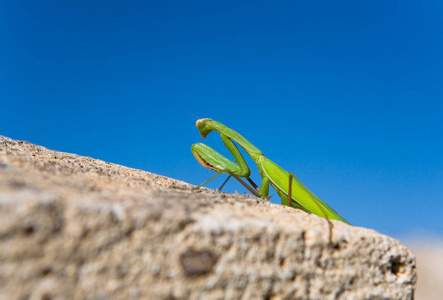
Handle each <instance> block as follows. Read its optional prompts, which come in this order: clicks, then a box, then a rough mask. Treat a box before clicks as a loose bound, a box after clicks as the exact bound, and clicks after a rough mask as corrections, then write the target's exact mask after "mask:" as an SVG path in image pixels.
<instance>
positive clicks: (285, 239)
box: [0, 136, 416, 299]
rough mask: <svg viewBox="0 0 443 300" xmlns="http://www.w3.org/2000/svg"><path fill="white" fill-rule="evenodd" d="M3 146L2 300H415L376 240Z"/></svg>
mask: <svg viewBox="0 0 443 300" xmlns="http://www.w3.org/2000/svg"><path fill="white" fill-rule="evenodd" d="M192 187H193V186H192V185H190V184H187V183H184V182H181V181H178V180H173V179H170V178H166V177H163V176H159V175H155V174H152V173H149V172H144V171H141V170H134V169H130V168H127V167H123V166H119V165H115V164H111V163H106V162H104V161H101V160H97V159H92V158H89V157H82V156H78V155H74V154H68V153H61V152H57V151H51V150H48V149H46V148H44V147H41V146H36V145H33V144H30V143H27V142H22V141H15V140H11V139H9V138H5V137H1V136H0V299H412V298H413V294H414V289H415V281H416V270H415V258H414V255H413V254H412V253H411V251H410V250H409V249H408V248H406V247H405V246H403V245H402V244H400V243H399V242H398V241H397V240H394V239H392V238H390V237H388V236H384V235H381V234H379V233H377V232H375V231H373V230H368V229H365V228H358V227H352V226H348V225H346V224H343V223H341V222H335V221H333V222H332V224H333V227H332V236H330V235H329V226H328V223H327V221H326V220H325V219H322V218H320V217H317V216H315V215H308V214H306V213H304V212H301V211H299V210H295V209H291V208H288V207H283V206H281V205H274V204H271V203H269V202H267V201H265V200H261V199H257V198H254V197H252V196H248V195H238V194H227V193H221V192H215V191H213V190H209V189H204V188H203V189H200V190H197V191H196V190H193V189H192Z"/></svg>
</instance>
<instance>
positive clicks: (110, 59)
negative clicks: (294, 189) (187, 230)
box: [0, 0, 443, 237]
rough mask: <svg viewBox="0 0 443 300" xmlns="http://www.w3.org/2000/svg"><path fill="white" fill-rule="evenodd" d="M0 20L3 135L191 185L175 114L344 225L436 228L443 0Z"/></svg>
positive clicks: (117, 4)
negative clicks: (231, 139) (213, 124)
mask: <svg viewBox="0 0 443 300" xmlns="http://www.w3.org/2000/svg"><path fill="white" fill-rule="evenodd" d="M0 29H1V30H0V66H1V68H0V91H1V92H0V116H1V117H0V135H5V136H8V137H10V138H13V139H20V140H27V141H29V142H32V143H36V144H39V145H43V146H45V147H48V148H50V149H54V150H59V151H64V152H70V153H76V154H80V155H86V156H90V157H94V158H98V159H102V160H105V161H108V162H113V163H117V164H122V165H126V166H129V167H133V168H137V169H142V170H146V171H150V172H154V173H157V174H162V175H166V176H169V177H172V178H176V179H180V180H183V181H187V182H190V183H193V184H199V183H201V182H202V181H203V180H205V179H206V178H208V176H210V174H209V173H207V172H206V170H205V169H204V168H202V167H201V166H200V165H199V164H198V163H197V162H196V161H195V159H194V157H193V156H192V154H191V151H190V147H191V144H193V143H196V142H200V141H202V140H201V138H200V135H199V133H198V131H197V129H196V128H195V118H193V117H192V116H190V115H188V114H186V113H183V112H182V110H186V111H189V112H191V113H193V114H195V115H197V116H199V117H201V118H203V117H206V118H213V119H215V120H218V121H220V122H222V123H224V124H225V125H227V126H228V127H231V128H232V129H235V130H237V131H238V132H240V133H241V134H243V135H244V136H245V137H246V138H248V139H249V140H250V141H251V142H252V143H253V144H255V145H256V146H257V147H258V148H259V149H261V150H262V151H263V152H264V153H265V155H266V156H267V157H269V158H270V159H272V160H274V161H275V162H277V163H278V164H280V165H281V166H282V167H283V168H285V169H287V170H291V171H293V172H294V173H295V174H296V175H297V176H298V177H299V178H300V179H301V181H302V182H303V183H304V184H305V185H306V186H308V188H310V189H311V190H312V191H313V192H314V193H316V194H317V195H318V196H319V197H320V198H322V199H323V200H324V201H325V202H327V203H328V204H330V205H331V206H332V207H333V208H334V209H336V210H337V211H338V212H340V214H342V215H343V216H344V217H345V218H347V219H348V220H349V221H350V222H351V223H352V224H355V225H358V226H364V227H369V228H373V229H375V230H377V231H380V232H382V233H385V234H389V235H393V236H396V237H399V236H407V235H413V234H434V235H439V236H443V156H442V153H443V124H442V123H443V121H442V120H443V104H442V99H443V2H442V1H439V0H435V1H426V0H425V1H386V0H383V1H355V0H354V1H275V0H274V1H164V0H163V1H109V0H108V1H90V0H88V1H80V0H76V1H2V3H1V4H0ZM205 142H206V143H208V144H210V145H211V146H212V147H213V148H216V149H217V150H220V151H221V152H222V153H224V154H226V155H228V154H229V153H228V152H227V151H225V150H223V148H224V147H223V144H222V143H221V142H220V137H219V136H217V134H215V133H213V134H211V135H210V136H209V137H208V138H207V139H206V141H205ZM251 169H252V171H253V178H254V180H255V181H257V182H259V181H260V178H259V176H258V175H257V169H256V167H255V165H253V162H251ZM222 181H223V179H222V178H219V179H218V180H216V181H214V182H213V183H212V184H209V187H217V186H218V185H220V184H221V182H222ZM236 190H237V191H238V192H240V193H245V192H246V190H244V189H243V188H242V187H241V186H240V185H239V184H238V183H236V182H235V181H232V182H230V183H229V184H228V185H227V187H226V191H236ZM272 200H273V202H279V199H278V197H277V196H274V197H273V199H272Z"/></svg>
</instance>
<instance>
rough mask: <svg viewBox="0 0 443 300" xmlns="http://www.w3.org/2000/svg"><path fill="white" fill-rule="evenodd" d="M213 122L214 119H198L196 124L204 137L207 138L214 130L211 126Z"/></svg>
mask: <svg viewBox="0 0 443 300" xmlns="http://www.w3.org/2000/svg"><path fill="white" fill-rule="evenodd" d="M211 122H213V120H212V119H208V118H205V119H199V120H197V122H196V123H195V125H196V126H197V128H198V130H199V131H200V135H201V136H202V138H206V136H207V135H208V134H210V133H211V131H212V130H213V129H212V128H211V124H210V123H211Z"/></svg>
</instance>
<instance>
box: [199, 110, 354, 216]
mask: <svg viewBox="0 0 443 300" xmlns="http://www.w3.org/2000/svg"><path fill="white" fill-rule="evenodd" d="M196 126H197V128H198V130H199V131H200V134H201V136H202V138H206V136H207V135H208V134H209V133H211V132H212V131H216V132H218V133H219V134H220V136H221V138H222V141H223V144H224V145H225V146H226V148H227V149H228V150H229V152H230V153H231V154H232V156H233V157H234V159H235V162H236V163H235V162H233V161H231V160H230V159H228V158H226V157H225V156H223V155H221V154H220V153H218V152H217V151H215V150H214V149H212V148H211V147H209V146H207V145H205V144H203V143H196V144H193V145H192V147H191V151H192V153H193V154H194V156H195V158H196V159H197V161H198V162H199V163H200V164H201V165H202V166H203V167H205V168H208V169H211V170H215V171H217V172H218V174H216V175H214V176H213V177H211V178H210V179H208V180H207V181H205V182H204V183H202V184H201V185H203V184H205V183H206V182H208V181H209V180H211V179H213V178H214V177H216V176H218V175H220V174H222V173H226V174H229V175H230V176H232V177H234V178H235V179H237V180H238V181H239V182H240V183H241V184H242V185H244V186H245V187H246V188H247V189H248V190H249V191H250V192H251V193H252V194H254V195H255V196H257V197H267V196H268V195H269V185H271V186H272V187H273V188H274V190H275V191H276V192H277V194H278V195H279V196H280V198H281V204H282V205H287V206H292V207H294V208H297V209H301V210H303V211H305V212H307V213H313V214H316V215H318V216H320V217H323V218H325V219H333V220H339V221H342V222H344V223H346V224H349V225H350V223H349V222H348V221H346V220H345V219H344V218H343V217H342V216H340V215H339V214H338V213H337V212H336V211H335V210H333V209H332V208H331V207H330V206H329V205H327V204H326V203H325V202H323V201H322V200H321V199H320V198H319V197H317V196H316V195H315V194H314V193H312V192H311V191H310V190H309V189H308V188H306V187H305V186H304V185H303V183H301V181H300V180H299V179H298V178H297V177H295V175H294V174H293V173H291V172H287V171H286V170H284V169H283V168H281V167H280V166H278V165H277V164H276V163H274V162H273V161H271V160H270V159H269V158H267V157H265V156H264V154H263V152H261V151H260V150H259V149H258V148H257V147H255V146H254V145H253V144H252V143H251V142H249V141H248V140H247V139H246V138H244V137H243V136H242V135H241V134H239V133H238V132H236V131H234V130H232V129H230V128H228V127H226V126H225V125H223V124H222V123H220V122H217V121H214V120H212V119H208V118H205V119H199V120H197V122H196ZM233 141H235V142H237V143H238V144H239V145H240V146H241V147H242V148H243V149H244V150H245V151H246V153H247V154H249V155H250V156H251V158H252V160H253V161H254V162H255V163H257V167H258V171H259V173H260V176H261V177H262V182H261V185H260V188H259V187H258V186H257V185H256V184H255V183H254V182H253V181H252V180H250V178H249V176H250V174H251V170H250V169H249V166H248V165H247V163H246V161H245V159H244V158H243V156H242V154H241V152H240V151H239V150H238V148H237V146H236V145H235V144H234V142H233ZM240 177H242V178H246V179H247V180H248V181H249V183H250V184H251V185H252V187H251V186H249V185H248V184H247V183H245V182H244V181H243V180H241V179H240ZM201 185H200V186H201ZM288 199H290V200H289V201H288Z"/></svg>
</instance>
